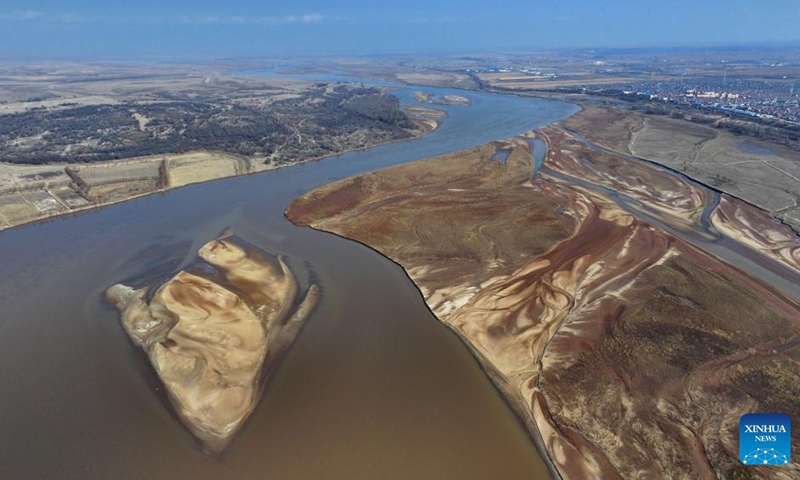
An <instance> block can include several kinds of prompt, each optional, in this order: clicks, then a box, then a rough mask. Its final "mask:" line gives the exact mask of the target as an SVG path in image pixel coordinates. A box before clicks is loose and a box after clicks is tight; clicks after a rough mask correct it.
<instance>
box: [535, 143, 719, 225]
mask: <svg viewBox="0 0 800 480" xmlns="http://www.w3.org/2000/svg"><path fill="white" fill-rule="evenodd" d="M541 132H542V135H543V137H544V139H545V141H546V142H547V143H548V145H549V147H550V148H549V154H548V155H547V157H546V158H545V162H544V164H545V165H546V166H547V167H548V168H550V169H552V170H553V171H556V172H559V173H563V174H565V175H569V176H571V177H574V178H579V179H581V180H584V181H588V182H591V183H593V184H595V185H600V186H603V187H606V188H610V189H612V190H614V191H616V192H618V193H622V194H624V195H627V196H628V197H630V198H633V199H635V200H637V201H639V202H641V203H642V204H644V205H646V206H648V207H650V208H651V209H653V210H655V211H656V212H657V213H658V214H659V216H660V218H663V219H664V220H665V221H666V222H667V223H669V224H670V225H671V226H673V227H675V228H682V229H687V228H689V227H690V226H691V225H693V224H695V223H698V222H699V221H700V218H701V216H702V213H703V210H704V208H705V206H706V205H708V203H709V202H710V201H711V197H712V194H713V192H711V191H710V190H708V189H704V188H700V187H699V186H697V185H696V184H692V183H689V182H687V181H685V180H684V179H683V178H681V177H679V176H677V175H674V174H672V173H670V172H669V171H667V170H662V169H659V168H655V167H653V166H651V165H647V164H644V163H639V162H633V161H630V160H628V159H625V158H623V157H621V156H617V155H612V154H610V153H606V152H603V151H597V150H594V149H592V148H590V147H588V146H587V145H585V144H584V143H582V142H580V141H579V140H578V139H576V138H574V137H572V136H570V135H569V134H568V133H567V132H565V131H563V130H559V129H556V128H553V127H545V128H543V129H542V130H541Z"/></svg>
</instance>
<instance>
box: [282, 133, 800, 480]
mask: <svg viewBox="0 0 800 480" xmlns="http://www.w3.org/2000/svg"><path fill="white" fill-rule="evenodd" d="M547 133H548V137H547V138H548V139H550V140H551V144H550V145H551V150H550V156H549V157H548V160H547V162H549V163H546V167H545V168H543V169H542V170H540V171H539V175H538V178H536V179H533V180H531V178H530V172H531V166H532V165H531V158H530V155H529V150H528V149H527V144H526V143H525V142H524V141H519V140H518V139H512V140H509V141H504V142H495V143H493V144H489V145H485V146H483V147H478V148H475V149H471V150H467V151H464V152H461V153H459V154H453V155H448V156H445V157H441V158H437V159H432V160H427V161H421V162H416V163H413V164H406V165H403V166H399V167H393V168H390V169H386V170H382V171H378V172H375V173H372V174H366V175H361V176H357V177H354V178H351V179H347V180H343V181H340V182H336V183H334V184H331V185H327V186H324V187H321V188H320V189H317V190H315V191H313V192H310V193H308V194H306V195H304V196H303V197H301V198H300V199H298V200H297V201H296V202H295V203H294V204H292V205H291V206H290V208H289V210H288V212H287V215H288V216H289V218H290V219H292V220H293V221H294V222H295V223H298V224H306V225H312V226H314V227H315V228H319V229H323V230H327V231H331V232H334V233H337V234H340V235H343V236H346V237H350V238H353V239H356V240H358V241H361V242H364V243H366V244H368V245H370V246H372V247H374V248H376V249H378V250H379V251H381V252H383V253H384V254H386V255H387V256H389V257H390V258H392V259H393V260H395V261H397V262H398V263H400V264H401V265H403V266H404V267H405V268H406V271H407V272H408V273H409V276H410V277H411V278H412V280H413V281H414V282H415V283H416V284H417V285H418V286H419V288H420V291H421V292H422V294H423V296H424V297H425V300H426V302H427V303H428V305H429V307H430V308H431V309H432V311H433V312H434V313H435V314H436V315H437V317H438V318H439V319H440V320H442V321H443V322H444V323H445V324H447V325H449V326H450V327H451V328H452V329H453V330H454V331H455V332H456V333H457V334H458V335H459V336H460V337H461V338H462V339H463V340H464V341H465V342H466V343H467V345H468V346H469V347H470V349H471V350H472V351H473V352H474V354H475V356H476V357H477V358H478V360H479V361H480V362H481V364H482V365H483V367H484V370H485V371H486V372H487V374H488V375H489V376H490V377H491V378H492V380H493V381H494V382H495V384H496V385H497V386H498V388H499V389H500V391H501V392H502V393H503V395H504V396H505V398H506V399H507V400H508V402H509V403H510V404H511V405H512V406H513V407H514V408H515V409H516V411H517V412H518V414H519V415H520V418H521V419H522V420H523V421H524V423H525V424H526V425H528V427H529V428H530V431H531V432H532V436H533V438H534V439H535V440H537V444H538V445H540V448H541V449H542V451H543V452H545V453H546V454H547V457H548V458H549V460H550V461H551V462H552V466H553V467H554V469H555V471H557V473H558V475H560V476H561V477H563V478H566V479H585V478H692V479H694V478H734V477H736V476H737V475H744V474H746V475H749V478H765V479H766V478H781V479H789V478H794V477H796V476H798V475H800V467H796V466H789V467H787V468H782V469H781V470H780V471H777V470H775V471H773V470H769V471H766V470H765V471H763V472H762V471H760V470H755V469H750V470H747V471H743V470H742V466H741V464H740V462H739V461H738V450H737V448H738V444H737V442H736V432H737V431H738V430H737V429H738V417H739V416H740V415H741V414H743V413H746V412H755V411H781V412H791V413H790V415H800V406H798V404H797V402H796V398H797V397H798V396H799V395H800V371H798V370H797V368H796V365H797V363H798V362H800V347H799V346H798V345H800V305H798V304H797V303H796V302H794V301H793V300H790V299H788V298H787V297H786V296H784V295H783V294H781V293H779V292H778V291H777V290H775V289H774V288H773V287H771V286H769V285H767V284H766V283H764V282H762V281H760V280H757V279H754V278H751V277H750V276H748V274H747V273H745V272H743V271H741V270H738V269H736V268H734V267H731V266H729V265H728V264H725V263H723V262H721V261H719V260H717V259H715V258H713V257H711V256H709V255H708V254H706V253H704V252H702V251H701V250H699V249H697V248H696V247H694V246H692V245H690V244H688V243H686V242H685V241H683V240H681V239H679V238H676V237H674V236H672V235H671V234H669V233H667V232H665V231H662V230H660V229H657V228H654V226H653V225H650V224H648V223H647V222H645V221H643V220H641V219H640V218H638V217H637V216H635V214H634V213H629V212H628V211H626V210H623V209H622V208H621V207H620V206H619V204H618V203H617V201H616V200H615V195H619V194H623V195H628V196H630V197H631V198H633V199H635V200H636V201H639V202H641V204H642V205H644V206H645V207H646V208H647V209H648V210H647V212H648V214H649V215H651V216H653V217H654V218H657V219H658V220H659V221H661V222H664V223H667V224H670V225H675V226H677V227H683V228H700V227H698V225H700V223H702V222H701V212H702V211H703V209H704V208H705V206H706V202H707V201H708V197H707V196H706V195H705V193H703V192H698V191H696V189H695V188H694V186H693V185H691V184H689V183H688V182H686V181H684V180H683V179H681V178H680V177H674V178H673V177H672V176H671V175H670V174H669V173H668V172H665V171H662V170H659V169H657V168H655V167H650V166H648V165H644V164H640V163H638V162H634V161H632V160H629V159H627V158H624V157H613V156H611V155H603V156H600V158H598V157H597V156H595V155H594V153H596V152H584V151H582V147H581V145H579V144H578V143H577V142H572V141H569V140H567V139H566V138H563V139H562V138H559V139H558V140H556V141H552V137H551V136H549V133H551V131H550V130H548V131H547ZM562 140H563V141H562ZM499 151H507V152H508V156H507V157H505V158H506V160H505V163H502V162H501V161H499V160H498V159H497V152H499ZM551 168H552V170H551ZM559 169H561V171H563V172H569V175H570V176H572V175H574V176H576V177H578V178H580V179H581V182H571V181H569V180H564V179H563V177H560V176H557V175H556V172H558V170H559ZM597 186H599V187H604V188H605V189H607V190H604V189H603V188H597ZM590 187H591V188H590ZM614 192H619V193H614ZM684 195H685V196H686V197H684V198H681V197H682V196H684ZM634 211H636V209H634ZM721 211H723V212H724V211H725V210H724V209H721ZM731 215H735V213H731ZM738 216H739V219H738V220H736V221H735V222H728V224H729V229H730V230H731V232H730V236H732V237H734V234H736V235H739V236H741V235H751V236H752V235H753V233H752V232H753V231H758V232H761V233H762V234H764V235H765V238H769V239H770V241H774V240H776V239H777V238H778V237H780V235H781V234H780V233H779V232H778V231H775V232H772V233H767V232H766V231H765V230H764V229H763V227H760V226H759V224H758V223H757V222H756V221H755V220H753V219H750V220H747V221H745V220H743V217H742V214H741V213H740V214H738ZM739 229H740V230H741V231H738V230H739ZM748 232H750V233H748ZM734 238H735V237H734ZM781 238H782V237H781ZM762 241H765V240H763V239H762ZM794 442H795V443H796V444H797V443H798V435H795V438H794ZM745 478H747V477H745Z"/></svg>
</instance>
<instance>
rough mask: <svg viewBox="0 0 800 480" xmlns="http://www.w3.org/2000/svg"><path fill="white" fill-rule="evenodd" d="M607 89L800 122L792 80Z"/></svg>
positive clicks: (798, 93) (799, 90)
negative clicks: (788, 81) (790, 81)
mask: <svg viewBox="0 0 800 480" xmlns="http://www.w3.org/2000/svg"><path fill="white" fill-rule="evenodd" d="M603 89H605V90H619V91H620V92H621V93H623V94H626V95H636V96H638V97H643V98H646V99H649V100H653V101H661V102H669V103H677V104H684V105H691V106H694V107H699V108H711V109H717V110H720V111H724V112H727V113H736V114H740V115H748V116H753V117H763V118H780V119H782V120H787V121H790V122H797V123H800V85H797V86H795V85H794V84H792V83H786V82H780V83H767V82H759V81H752V80H740V79H727V78H724V77H719V78H716V77H714V78H704V79H700V80H697V79H694V80H679V81H666V82H644V83H639V84H634V85H607V86H604V87H603Z"/></svg>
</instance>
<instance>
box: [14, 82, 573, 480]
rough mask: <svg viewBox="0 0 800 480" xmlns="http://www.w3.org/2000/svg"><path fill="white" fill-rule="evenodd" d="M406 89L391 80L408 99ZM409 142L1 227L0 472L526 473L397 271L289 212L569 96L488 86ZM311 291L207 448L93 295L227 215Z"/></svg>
mask: <svg viewBox="0 0 800 480" xmlns="http://www.w3.org/2000/svg"><path fill="white" fill-rule="evenodd" d="M413 90H414V89H413V88H412V89H406V90H401V91H398V92H397V94H398V95H399V96H400V97H401V98H402V99H403V101H404V102H406V103H408V104H415V103H416V102H414V101H413V99H412V98H411V92H412V91H413ZM424 90H426V91H432V92H434V93H435V94H437V95H444V94H449V93H452V94H458V95H462V96H466V97H468V98H469V99H470V101H471V102H472V104H471V105H470V106H445V107H437V108H442V109H444V110H447V111H448V113H449V118H448V119H446V120H445V122H444V123H443V125H442V126H441V127H440V128H439V129H437V130H436V131H434V132H432V133H430V134H428V135H426V136H424V137H422V138H419V139H415V140H411V141H408V142H402V143H397V144H391V145H385V146H381V147H375V148H371V149H369V150H365V151H361V152H353V153H348V154H345V155H341V156H339V157H333V158H328V159H324V160H321V161H316V162H310V163H306V164H302V165H297V166H293V167H288V168H283V169H280V170H274V171H269V172H264V173H260V174H257V175H251V176H245V177H238V178H232V179H225V180H218V181H214V182H209V183H205V184H200V185H193V186H189V187H185V188H181V189H176V190H172V191H169V192H166V193H163V194H158V195H152V196H149V197H144V198H140V199H136V200H132V201H129V202H125V203H121V204H117V205H112V206H108V207H105V208H102V209H97V210H93V211H88V212H83V213H79V214H74V215H69V216H64V217H59V218H55V219H52V220H48V221H45V222H39V223H35V224H30V225H25V226H21V227H18V228H14V229H10V230H7V231H4V232H2V233H0V271H2V276H1V277H0V365H2V367H0V384H1V385H3V389H2V395H0V425H1V426H2V428H0V478H3V479H28V478H30V479H33V478H36V479H81V480H91V479H103V480H106V479H109V478H113V479H122V480H125V479H142V478H147V479H161V478H164V479H175V478H193V479H241V480H245V479H251V478H252V479H255V478H269V479H292V480H297V479H348V480H357V479H376V478H381V479H394V478H397V479H408V478H435V479H442V480H445V479H456V478H458V479H486V478H502V479H508V480H513V479H536V478H549V474H548V473H547V470H546V468H545V466H544V464H543V462H542V460H541V458H540V457H539V456H538V454H537V451H536V449H535V447H534V445H533V443H532V441H531V440H530V438H529V437H528V435H527V433H526V431H525V429H524V428H523V427H522V426H521V425H520V423H519V422H518V420H517V419H516V417H515V416H514V414H513V413H512V412H511V410H510V409H509V408H508V407H507V405H506V404H505V403H504V401H503V400H502V399H501V397H500V396H499V395H498V393H497V392H496V391H495V390H494V388H493V387H492V385H491V383H490V382H489V380H488V379H487V378H486V376H485V375H484V374H483V373H482V371H481V370H480V368H479V365H478V363H477V362H476V361H475V359H474V358H473V357H472V356H471V354H470V353H469V352H468V350H467V349H466V347H465V346H464V345H463V344H462V343H461V342H460V341H459V340H458V339H457V338H456V337H455V335H453V334H452V333H451V332H450V331H449V330H447V329H446V328H445V327H444V326H442V325H441V324H440V323H439V322H438V321H437V320H436V319H435V318H434V317H433V316H432V314H431V313H430V312H429V311H428V309H427V307H426V306H425V304H424V302H423V299H422V297H421V296H420V294H419V292H418V291H417V289H416V288H415V286H414V285H413V284H412V282H411V281H410V280H409V279H408V277H407V276H406V275H405V273H404V272H403V271H402V270H401V269H400V268H399V267H398V266H396V265H394V264H393V263H392V262H390V261H389V260H387V259H385V258H384V257H382V256H380V255H378V254H377V253H375V252H373V251H372V250H370V249H368V248H366V247H363V246H361V245H359V244H357V243H354V242H351V241H347V240H344V239H341V238H338V237H336V236H333V235H329V234H325V233H321V232H317V231H314V230H311V229H308V228H297V227H294V226H293V225H291V224H290V223H289V222H288V221H286V220H285V218H284V216H283V212H284V210H285V208H286V207H287V205H288V204H289V203H290V202H291V201H292V200H294V199H295V198H296V197H297V196H299V195H301V194H302V193H304V192H306V191H309V190H311V189H313V188H316V187H318V186H321V185H323V184H326V183H329V182H331V181H333V180H336V179H340V178H345V177H349V176H351V175H355V174H358V173H362V172H366V171H370V170H375V169H378V168H382V167H386V166H390V165H395V164H399V163H403V162H408V161H411V160H416V159H421V158H426V157H431V156H435V155H440V154H444V153H449V152H453V151H457V150H460V149H463V148H467V147H470V146H474V145H479V144H481V143H485V142H487V141H490V140H497V139H502V138H507V137H510V136H513V135H516V134H519V133H522V132H524V131H527V130H530V129H532V128H535V127H538V126H541V125H543V124H547V123H549V122H552V121H554V120H557V119H560V118H563V117H566V116H568V115H571V114H573V113H574V112H576V111H577V107H576V106H574V105H570V104H566V103H559V102H550V101H544V100H538V99H530V98H520V97H514V96H502V95H495V94H486V93H472V92H463V91H451V90H447V89H433V88H425V89H424ZM226 227H231V228H232V229H233V230H234V232H235V233H236V235H238V236H239V237H241V238H243V239H244V240H246V241H247V242H249V243H251V244H253V245H255V246H257V247H260V248H262V249H264V250H266V251H268V252H270V253H280V254H284V255H286V256H287V258H288V261H289V263H290V265H291V266H292V267H293V269H294V270H295V271H297V272H299V273H300V277H301V281H303V282H306V283H307V282H308V281H309V279H310V278H313V280H314V281H315V282H316V283H318V284H319V285H320V286H321V287H322V291H323V297H322V300H321V302H320V304H319V306H318V308H317V309H316V310H315V312H314V313H313V314H312V316H311V317H310V318H309V320H308V323H307V326H306V328H305V329H304V331H303V333H302V334H301V335H300V336H299V337H298V340H297V342H296V344H295V346H294V347H293V348H292V350H291V351H290V352H289V354H288V355H287V357H286V359H285V361H284V362H283V364H282V365H281V367H280V368H279V370H278V371H277V373H276V374H275V376H274V377H273V379H272V381H271V382H270V385H269V387H268V389H267V391H266V393H265V395H264V398H263V400H262V401H261V403H260V405H259V406H258V408H257V409H256V411H255V413H254V414H253V415H252V416H251V417H250V419H249V421H248V424H247V425H246V426H245V427H244V428H243V430H242V433H241V435H240V436H239V438H238V439H237V440H236V441H235V442H234V443H233V444H232V446H231V447H230V448H229V449H228V450H227V452H226V453H225V454H224V455H223V456H222V457H221V458H210V457H208V456H206V455H204V454H202V453H201V452H200V451H199V449H198V448H197V447H196V445H195V443H194V440H193V438H192V437H191V435H190V434H189V433H188V432H187V431H186V430H185V429H184V428H183V427H182V426H181V424H180V423H179V422H178V421H177V420H176V419H174V418H172V417H171V414H170V412H169V410H168V409H167V408H165V405H164V401H163V400H164V399H163V391H162V390H161V387H160V385H159V383H158V381H157V379H156V378H155V376H154V374H153V371H152V369H151V368H150V367H149V365H148V363H147V361H146V359H145V358H144V356H143V355H142V354H141V353H140V352H139V351H138V350H137V349H136V348H135V347H134V346H133V345H132V344H131V343H130V342H129V341H128V339H127V337H126V336H125V334H124V332H123V330H122V328H121V326H120V324H119V319H118V316H117V313H116V311H114V310H113V309H112V308H111V307H110V306H109V305H107V304H105V303H104V302H103V301H102V296H101V295H102V292H103V291H104V290H105V289H106V288H107V287H108V286H110V285H112V284H114V283H118V282H126V283H131V282H134V283H136V282H143V281H145V280H154V279H163V278H166V277H167V276H168V275H170V274H172V273H174V272H176V271H177V270H179V269H181V268H182V267H183V266H185V265H187V264H188V263H189V262H190V261H191V260H192V259H193V258H194V256H195V253H196V251H197V249H198V248H199V247H200V246H201V245H203V244H204V243H205V242H207V241H208V240H210V239H212V238H215V237H216V236H217V235H218V234H219V233H220V232H221V231H222V230H223V229H224V228H226Z"/></svg>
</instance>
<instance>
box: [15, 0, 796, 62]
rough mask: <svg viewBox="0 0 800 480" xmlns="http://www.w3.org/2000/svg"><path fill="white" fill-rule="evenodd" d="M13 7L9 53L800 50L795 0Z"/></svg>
mask: <svg viewBox="0 0 800 480" xmlns="http://www.w3.org/2000/svg"><path fill="white" fill-rule="evenodd" d="M109 3H111V2H109V0H78V1H55V0H25V1H19V0H3V1H2V2H0V57H31V56H33V57H47V58H61V57H64V58H66V57H69V58H81V57H105V58H137V57H169V56H188V57H192V56H201V57H204V56H258V55H274V54H325V53H358V54H361V53H425V52H430V53H439V52H460V53H466V52H485V51H497V50H512V49H513V50H536V49H547V48H558V47H589V46H591V47H608V46H650V45H664V46H673V45H709V44H714V45H718V44H748V43H794V44H800V2H798V1H797V0H725V1H721V0H717V1H701V0H696V1H683V0H681V1H679V0H661V1H656V0H637V1H634V0H615V1H611V0H561V1H556V0H553V1H548V2H541V1H538V2H537V1H534V0H527V1H523V0H513V1H501V2H490V1H488V0H481V1H477V0H459V1H455V0H439V1H435V2H431V1H425V2H424V1H420V0H405V1H403V2H386V3H378V0H373V1H363V0H344V1H337V2H335V3H334V2H330V1H321V0H295V1H293V2H291V3H290V2H280V3H274V2H265V1H253V0H250V1H247V0H223V1H219V0H217V1H209V0H195V1H168V0H161V1H154V0H138V1H136V2H118V3H117V4H112V5H109Z"/></svg>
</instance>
